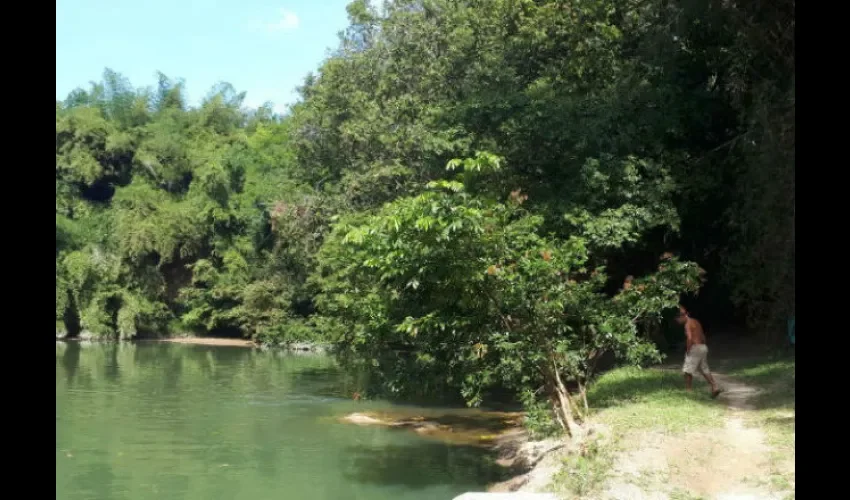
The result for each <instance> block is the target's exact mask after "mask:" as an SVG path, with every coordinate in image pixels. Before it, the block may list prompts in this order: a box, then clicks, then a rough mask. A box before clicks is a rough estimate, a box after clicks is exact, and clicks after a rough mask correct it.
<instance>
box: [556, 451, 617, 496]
mask: <svg viewBox="0 0 850 500" xmlns="http://www.w3.org/2000/svg"><path fill="white" fill-rule="evenodd" d="M615 450H616V444H615V443H612V442H610V441H609V440H607V439H605V438H602V437H597V438H593V439H590V440H588V441H587V442H586V443H585V444H584V446H582V448H581V451H580V452H579V453H575V454H572V455H569V456H567V457H566V458H565V459H564V462H563V467H562V468H561V470H560V472H558V474H557V475H556V476H555V477H554V480H553V483H552V489H553V490H554V491H556V492H559V493H566V494H567V495H568V496H569V497H571V498H582V497H585V496H586V495H588V494H590V493H592V492H594V491H596V490H598V489H599V488H600V487H601V486H602V485H603V484H604V483H605V480H606V479H607V478H608V475H609V474H610V473H611V468H612V466H613V464H614V451H615Z"/></svg>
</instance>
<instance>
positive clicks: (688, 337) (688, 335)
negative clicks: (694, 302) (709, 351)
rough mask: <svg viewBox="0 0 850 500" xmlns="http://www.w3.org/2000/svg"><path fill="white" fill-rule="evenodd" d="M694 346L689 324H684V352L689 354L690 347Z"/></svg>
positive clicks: (691, 327) (692, 333)
mask: <svg viewBox="0 0 850 500" xmlns="http://www.w3.org/2000/svg"><path fill="white" fill-rule="evenodd" d="M692 345H694V332H693V326H691V322H690V321H688V322H687V323H685V352H686V353H690V352H691V346H692Z"/></svg>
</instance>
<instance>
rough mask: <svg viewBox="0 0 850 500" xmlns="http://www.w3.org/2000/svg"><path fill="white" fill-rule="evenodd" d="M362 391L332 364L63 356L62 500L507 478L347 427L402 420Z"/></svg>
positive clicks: (481, 461)
mask: <svg viewBox="0 0 850 500" xmlns="http://www.w3.org/2000/svg"><path fill="white" fill-rule="evenodd" d="M354 382H355V379H353V378H352V377H348V376H346V375H345V374H343V373H340V371H339V370H338V369H337V368H336V366H335V364H334V363H333V361H332V360H331V359H330V358H328V357H324V356H286V355H283V356H282V355H280V354H279V353H275V352H263V351H259V350H255V349H246V348H239V347H224V346H192V345H175V344H166V343H140V344H130V343H121V344H105V343H104V344H101V343H82V342H69V343H57V347H56V408H57V410H56V411H57V419H56V449H57V454H56V485H57V498H62V499H72V500H76V499H83V498H110V499H135V498H175V499H176V498H185V499H189V500H192V499H219V498H220V499H225V498H226V499H239V498H245V499H257V498H282V499H288V498H292V499H296V498H297V499H301V498H314V499H319V500H321V499H337V498H352V499H358V498H363V499H367V498H368V499H369V500H375V499H378V500H380V499H389V498H399V499H425V498H429V499H430V498H452V497H453V496H455V495H457V494H459V493H462V492H463V491H467V490H470V489H481V488H483V487H484V486H485V484H486V483H487V482H489V481H492V480H495V479H497V478H498V473H499V470H498V468H496V467H495V466H494V465H493V464H492V461H491V460H489V459H488V457H487V455H486V453H485V452H484V451H483V450H482V449H481V448H475V447H464V446H450V445H447V444H445V443H440V442H435V441H432V440H428V439H425V438H422V437H420V436H417V435H416V434H414V433H412V432H407V431H398V430H390V429H385V428H361V427H357V426H353V425H347V424H341V423H339V422H338V418H339V417H340V416H342V415H345V414H347V413H350V412H353V411H377V412H393V411H396V410H398V409H399V408H398V407H395V406H393V405H390V404H388V403H381V402H370V403H365V402H354V401H352V400H351V399H350V398H349V397H348V396H347V395H348V394H350V391H351V390H353V387H354ZM404 410H405V411H413V410H412V409H411V408H409V407H408V408H406V409H404Z"/></svg>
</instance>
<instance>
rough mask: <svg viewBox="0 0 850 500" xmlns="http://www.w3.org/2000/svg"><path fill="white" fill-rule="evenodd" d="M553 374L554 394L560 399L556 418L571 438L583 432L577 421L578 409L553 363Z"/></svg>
mask: <svg viewBox="0 0 850 500" xmlns="http://www.w3.org/2000/svg"><path fill="white" fill-rule="evenodd" d="M552 364H553V367H552V368H553V369H552V371H553V373H554V375H555V376H554V378H555V380H554V382H555V386H554V388H553V389H554V392H555V396H556V397H557V398H558V408H557V410H556V413H555V416H556V418H557V419H558V420H560V421H561V422H562V427H564V428H565V429H564V430H566V432H567V434H569V435H570V436H575V435H576V433H577V432H579V431H580V430H581V426H580V425H579V423H578V421H577V420H576V414H577V411H576V407H575V405H574V403H573V401H572V398H571V397H570V391H569V390H567V386H566V385H564V382H563V380H561V374H560V372H559V371H558V366H557V365H556V364H555V363H554V361H553V363H552Z"/></svg>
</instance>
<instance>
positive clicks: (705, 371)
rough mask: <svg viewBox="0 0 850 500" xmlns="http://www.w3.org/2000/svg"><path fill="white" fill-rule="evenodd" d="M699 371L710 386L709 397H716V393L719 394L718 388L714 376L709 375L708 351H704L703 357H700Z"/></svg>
mask: <svg viewBox="0 0 850 500" xmlns="http://www.w3.org/2000/svg"><path fill="white" fill-rule="evenodd" d="M699 372H700V373H702V376H703V377H705V380H706V382H708V385H710V386H711V397H713V398H716V397H717V396H718V394H720V388H719V387H717V383H716V382H715V381H714V377H712V376H711V370H710V369H709V368H708V353H706V355H705V357H704V358H702V361H700V364H699Z"/></svg>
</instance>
